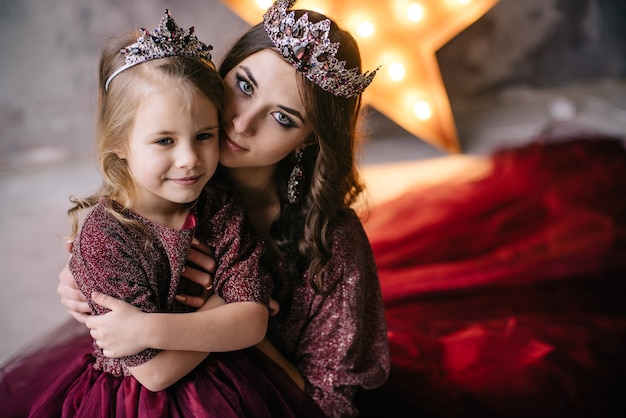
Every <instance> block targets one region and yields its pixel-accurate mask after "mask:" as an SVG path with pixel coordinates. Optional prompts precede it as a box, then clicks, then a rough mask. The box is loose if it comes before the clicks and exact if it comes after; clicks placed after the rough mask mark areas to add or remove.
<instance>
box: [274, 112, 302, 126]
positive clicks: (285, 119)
mask: <svg viewBox="0 0 626 418" xmlns="http://www.w3.org/2000/svg"><path fill="white" fill-rule="evenodd" d="M272 116H273V117H274V119H276V122H278V123H279V124H281V125H282V126H283V127H285V128H295V127H296V124H295V123H293V121H292V120H291V118H289V116H287V115H285V114H284V113H282V112H274V113H272Z"/></svg>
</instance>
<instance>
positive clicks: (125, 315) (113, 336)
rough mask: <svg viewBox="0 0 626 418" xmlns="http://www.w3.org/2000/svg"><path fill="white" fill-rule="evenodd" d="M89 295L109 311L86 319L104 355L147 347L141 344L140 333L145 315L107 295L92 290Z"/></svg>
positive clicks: (119, 355) (127, 352)
mask: <svg viewBox="0 0 626 418" xmlns="http://www.w3.org/2000/svg"><path fill="white" fill-rule="evenodd" d="M91 297H92V298H93V301H94V302H95V303H97V304H98V305H100V306H104V307H105V308H108V309H110V310H111V312H107V313H106V314H104V315H92V316H90V317H88V318H87V321H86V325H87V327H88V328H89V329H90V330H91V331H90V334H91V337H92V338H93V339H94V340H95V341H96V344H97V345H98V347H100V348H101V349H102V353H103V354H104V355H105V356H106V357H110V358H115V357H124V356H130V355H132V354H136V353H138V352H140V351H142V350H145V349H146V348H148V347H146V346H145V345H142V344H141V336H140V331H141V330H142V329H144V324H145V322H143V321H144V319H146V318H145V316H146V315H148V314H146V313H145V312H143V311H142V310H140V309H139V308H136V307H135V306H133V305H131V304H129V303H126V302H124V301H122V300H119V299H115V298H114V297H112V296H109V295H104V294H102V293H98V292H94V293H93V294H92V295H91Z"/></svg>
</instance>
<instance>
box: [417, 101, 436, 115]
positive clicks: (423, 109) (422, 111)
mask: <svg viewBox="0 0 626 418" xmlns="http://www.w3.org/2000/svg"><path fill="white" fill-rule="evenodd" d="M413 112H414V113H415V116H417V118H418V119H421V120H428V119H430V117H431V116H432V114H433V112H432V110H431V109H430V106H429V105H428V103H426V102H425V101H419V102H417V103H415V106H413Z"/></svg>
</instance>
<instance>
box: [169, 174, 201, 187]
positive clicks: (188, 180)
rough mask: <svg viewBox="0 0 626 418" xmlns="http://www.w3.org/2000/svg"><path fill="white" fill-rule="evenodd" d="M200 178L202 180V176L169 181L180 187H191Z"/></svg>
mask: <svg viewBox="0 0 626 418" xmlns="http://www.w3.org/2000/svg"><path fill="white" fill-rule="evenodd" d="M200 178H202V176H194V177H181V178H178V179H170V180H171V181H172V182H174V183H176V184H180V185H181V186H193V185H194V184H196V183H197V182H198V181H199V180H200Z"/></svg>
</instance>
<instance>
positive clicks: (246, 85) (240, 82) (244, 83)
mask: <svg viewBox="0 0 626 418" xmlns="http://www.w3.org/2000/svg"><path fill="white" fill-rule="evenodd" d="M237 86H238V87H239V90H241V91H242V92H243V93H244V94H247V95H248V96H249V95H251V94H252V92H253V90H254V89H253V88H252V84H250V82H249V81H248V80H246V79H245V78H243V77H242V76H240V75H237Z"/></svg>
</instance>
